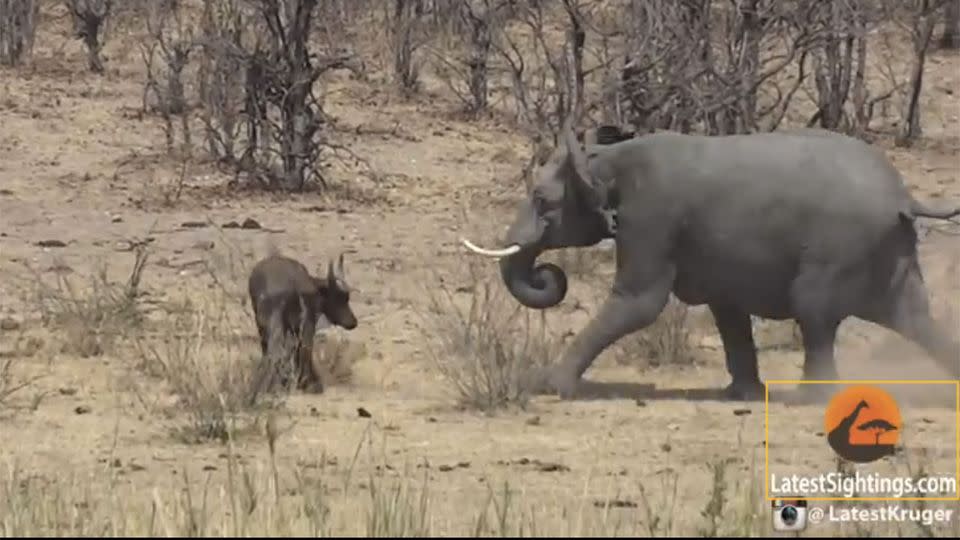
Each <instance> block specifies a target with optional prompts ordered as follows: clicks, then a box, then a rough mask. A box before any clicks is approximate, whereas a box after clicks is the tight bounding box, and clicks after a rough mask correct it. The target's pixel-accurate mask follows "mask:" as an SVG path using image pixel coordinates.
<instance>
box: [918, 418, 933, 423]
mask: <svg viewBox="0 0 960 540" xmlns="http://www.w3.org/2000/svg"><path fill="white" fill-rule="evenodd" d="M920 421H922V422H923V423H924V424H932V423H933V420H932V419H930V418H927V417H926V416H924V417H922V418H920Z"/></svg>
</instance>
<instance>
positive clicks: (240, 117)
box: [197, 0, 259, 163]
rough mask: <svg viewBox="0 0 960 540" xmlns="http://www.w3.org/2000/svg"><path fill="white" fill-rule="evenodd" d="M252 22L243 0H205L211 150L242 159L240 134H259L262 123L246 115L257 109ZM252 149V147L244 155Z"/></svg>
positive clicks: (205, 92)
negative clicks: (249, 56)
mask: <svg viewBox="0 0 960 540" xmlns="http://www.w3.org/2000/svg"><path fill="white" fill-rule="evenodd" d="M249 24H251V22H250V20H249V16H248V14H247V13H246V12H245V11H244V10H243V9H242V7H241V4H240V2H239V0H203V15H202V16H201V20H200V28H201V30H200V40H199V43H200V45H201V52H202V54H201V55H200V62H199V71H198V77H197V78H198V81H197V83H198V84H197V86H198V91H199V99H200V104H201V107H200V110H201V112H200V119H201V121H202V122H203V125H204V135H205V137H204V138H205V140H206V143H207V151H208V152H209V154H210V155H211V156H212V157H214V158H215V159H217V160H219V161H221V162H224V163H237V162H238V160H239V151H240V149H239V145H240V144H241V143H240V141H239V139H240V137H241V132H242V131H243V130H244V127H245V126H246V129H247V141H248V144H251V143H250V141H253V144H255V143H256V141H258V140H259V132H258V131H257V129H256V128H257V126H258V124H256V123H250V122H247V121H245V119H244V113H245V111H247V110H253V108H252V107H250V106H249V105H250V103H249V102H248V100H247V98H246V96H245V92H244V84H245V78H244V67H245V59H244V41H243V38H244V29H245V28H246V27H247V26H248V25H249ZM248 154H249V155H252V150H251V151H250V152H247V153H245V155H248Z"/></svg>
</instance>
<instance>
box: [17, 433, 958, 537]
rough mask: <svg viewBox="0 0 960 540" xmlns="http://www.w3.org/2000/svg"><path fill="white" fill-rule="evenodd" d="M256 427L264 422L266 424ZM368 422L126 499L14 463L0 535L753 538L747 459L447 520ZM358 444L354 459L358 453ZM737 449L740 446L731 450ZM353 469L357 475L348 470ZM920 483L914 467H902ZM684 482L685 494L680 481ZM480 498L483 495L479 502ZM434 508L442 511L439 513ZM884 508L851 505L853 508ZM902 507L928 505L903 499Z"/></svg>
mask: <svg viewBox="0 0 960 540" xmlns="http://www.w3.org/2000/svg"><path fill="white" fill-rule="evenodd" d="M268 425H269V423H268ZM373 430H374V424H372V423H371V424H369V425H368V428H367V430H366V431H364V434H363V436H362V439H361V440H360V441H359V442H358V445H357V447H356V450H355V452H354V456H355V459H354V460H353V461H351V462H350V463H349V464H348V465H326V464H325V463H326V460H325V457H323V456H322V457H321V460H320V463H324V465H321V466H319V467H314V466H308V465H307V464H304V465H303V466H297V467H293V468H288V467H281V466H279V465H278V463H277V453H279V451H280V450H279V449H278V446H281V445H282V442H283V441H282V438H280V437H278V436H277V434H276V433H275V432H273V431H271V430H270V428H269V427H268V429H267V430H266V437H265V439H266V444H267V446H268V448H269V453H268V454H267V455H266V456H265V457H264V458H263V459H262V460H261V461H258V462H256V463H245V462H244V461H243V460H242V459H240V458H239V456H238V454H237V452H236V449H235V448H234V446H233V444H232V442H231V440H229V439H228V444H227V446H226V449H227V453H226V456H225V459H226V474H225V475H220V476H218V477H216V478H214V477H213V476H211V475H210V474H209V473H207V474H206V475H205V476H206V478H205V479H204V480H202V481H201V479H200V478H198V476H201V475H197V474H196V473H193V472H191V470H190V468H189V467H186V466H184V467H183V468H182V469H180V471H181V473H182V474H181V475H179V476H180V479H179V480H177V481H176V482H174V483H173V484H172V485H164V486H154V487H153V488H152V489H151V490H147V491H148V492H149V494H146V493H145V492H144V491H143V490H142V489H141V490H139V491H138V489H137V486H136V485H135V484H131V483H130V482H125V481H124V479H123V477H122V476H121V474H120V473H119V472H118V471H119V469H117V468H115V467H111V466H109V465H107V466H105V467H103V468H102V469H98V470H97V471H95V472H93V473H92V474H91V475H90V476H89V477H87V476H86V475H81V474H78V473H71V474H63V475H58V476H56V477H52V478H48V477H45V476H43V475H41V474H36V473H34V472H32V471H31V470H30V469H29V468H26V467H24V466H23V465H22V464H19V463H8V464H7V466H6V468H5V470H4V471H3V473H2V474H0V535H2V536H4V537H12V536H49V535H56V536H64V537H69V536H78V537H84V536H161V535H162V536H190V537H213V536H238V537H257V536H267V537H273V536H344V535H346V536H367V537H391V538H399V537H416V536H421V537H433V536H454V535H455V536H474V537H526V536H538V537H539V536H543V537H550V536H556V537H567V536H578V537H582V536H593V537H600V536H603V537H621V536H629V537H636V536H647V537H667V536H669V537H672V536H678V535H690V534H695V535H699V536H707V537H714V536H750V537H753V536H760V537H762V536H764V535H765V534H769V532H770V519H771V517H770V514H769V512H768V511H758V509H760V508H764V510H765V507H767V506H768V505H767V504H766V501H763V500H761V499H762V497H761V495H760V494H761V493H762V489H763V488H762V486H763V478H762V475H761V474H760V469H759V467H758V466H757V464H756V463H754V464H752V466H751V467H750V469H749V470H748V471H747V472H746V474H731V473H732V471H733V468H732V466H731V464H732V462H731V461H730V460H724V459H718V460H714V461H711V462H709V463H707V464H706V465H705V466H706V467H707V469H708V470H709V471H710V472H711V480H710V483H709V484H708V485H707V486H706V489H703V486H699V485H692V486H691V485H690V484H688V483H686V484H685V482H684V481H683V480H684V478H686V475H685V474H684V473H683V472H680V471H679V470H677V469H675V468H669V469H666V470H664V471H661V472H658V473H656V474H655V478H652V479H647V480H639V481H638V482H637V484H636V486H635V488H634V489H630V490H628V491H626V492H624V491H622V490H614V489H609V488H600V489H599V490H597V489H590V486H595V485H596V484H597V482H598V479H596V478H593V477H591V476H590V475H589V474H588V475H587V477H585V478H584V480H583V484H584V489H585V492H584V493H585V494H586V492H587V491H588V490H589V491H590V492H591V493H592V494H593V495H591V496H581V497H577V498H576V499H575V500H576V502H573V503H567V504H562V503H560V504H557V503H555V502H554V501H552V500H550V499H549V498H546V499H545V498H542V497H533V496H531V495H530V494H528V493H526V492H525V490H524V489H523V488H518V487H517V486H516V485H514V483H513V482H511V480H510V479H507V478H500V477H485V478H486V481H485V482H483V485H484V486H486V487H480V488H479V490H480V493H478V494H477V495H478V496H476V497H473V498H472V499H471V500H472V501H473V502H472V503H471V504H469V505H467V506H463V505H457V507H456V509H455V510H456V514H457V516H458V517H459V518H460V519H458V520H457V521H456V523H452V522H451V521H449V520H450V516H449V515H445V514H443V511H444V510H447V511H450V510H453V509H452V508H449V507H448V506H449V503H448V502H447V501H444V500H443V499H438V498H436V497H434V496H433V495H432V490H431V482H432V480H431V476H430V475H428V474H426V473H414V472H412V471H411V468H410V467H402V468H395V467H391V466H390V465H389V460H388V459H387V458H386V457H385V456H387V455H389V452H387V451H386V448H385V447H384V448H378V449H377V450H374V449H373V447H372V442H373V441H374V440H375V439H378V438H379V437H378V436H377V434H376V433H374V431H373ZM364 448H366V449H367V450H368V451H367V452H362V450H363V449H364ZM744 451H746V450H745V449H744ZM360 467H366V468H367V470H369V473H368V474H357V472H358V468H360ZM915 473H916V474H915V476H918V475H920V474H922V467H920V468H919V469H917V470H916V471H915ZM682 485H686V486H687V487H686V488H682V487H680V486H682ZM686 489H690V490H694V491H696V493H697V496H696V497H695V498H694V499H693V500H694V501H698V503H697V504H699V505H701V506H700V512H699V513H698V514H696V517H695V518H693V519H692V520H691V519H689V516H686V517H687V519H684V516H682V513H681V512H678V510H680V508H679V507H678V503H679V501H681V500H691V499H688V498H687V499H685V498H684V496H685V495H688V494H687V493H684V491H685V490H686ZM484 493H485V495H484ZM445 503H447V506H445ZM878 504H886V503H861V504H860V506H861V507H864V508H872V507H876V506H877V505H878ZM901 506H903V507H905V508H909V509H913V510H922V509H925V508H926V509H930V508H934V507H935V505H933V504H927V503H924V502H922V501H921V502H909V501H905V502H903V503H902V504H901ZM814 530H815V531H817V533H818V534H829V535H838V536H850V535H853V536H891V535H893V536H927V537H933V536H942V537H948V536H949V537H956V534H957V532H958V530H957V525H956V524H949V525H941V524H934V525H930V524H923V523H897V522H890V523H849V524H843V525H835V524H823V525H818V526H816V528H815V529H814Z"/></svg>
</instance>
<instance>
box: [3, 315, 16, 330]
mask: <svg viewBox="0 0 960 540" xmlns="http://www.w3.org/2000/svg"><path fill="white" fill-rule="evenodd" d="M19 329H20V323H19V322H17V321H15V320H14V319H11V318H10V317H4V318H3V319H0V330H7V331H10V330H19Z"/></svg>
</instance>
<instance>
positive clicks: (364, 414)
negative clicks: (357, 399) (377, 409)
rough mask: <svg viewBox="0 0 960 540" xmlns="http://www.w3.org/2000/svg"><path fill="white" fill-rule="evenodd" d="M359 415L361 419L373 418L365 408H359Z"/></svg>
mask: <svg viewBox="0 0 960 540" xmlns="http://www.w3.org/2000/svg"><path fill="white" fill-rule="evenodd" d="M357 414H358V415H359V416H360V418H373V415H372V414H370V412H369V411H367V410H366V409H364V408H363V407H357Z"/></svg>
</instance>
